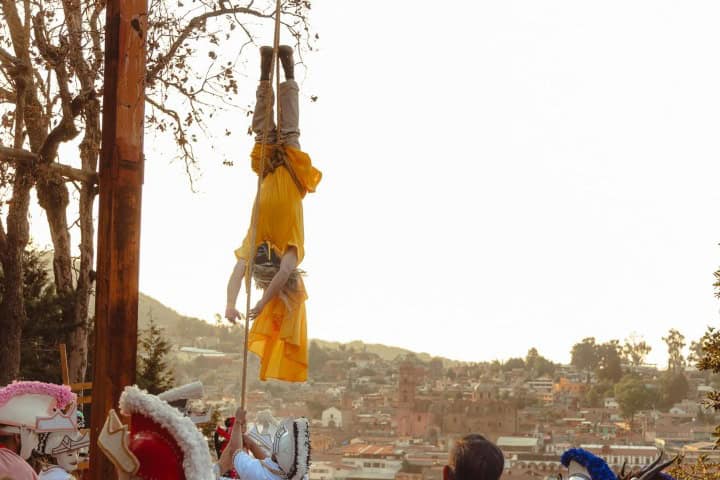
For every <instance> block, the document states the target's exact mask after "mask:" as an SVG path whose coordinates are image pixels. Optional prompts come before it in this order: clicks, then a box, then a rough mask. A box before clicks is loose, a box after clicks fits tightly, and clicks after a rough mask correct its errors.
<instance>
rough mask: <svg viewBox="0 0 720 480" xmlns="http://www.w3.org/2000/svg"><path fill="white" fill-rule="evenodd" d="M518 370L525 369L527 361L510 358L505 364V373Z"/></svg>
mask: <svg viewBox="0 0 720 480" xmlns="http://www.w3.org/2000/svg"><path fill="white" fill-rule="evenodd" d="M516 368H525V360H523V359H522V358H519V357H518V358H509V359H508V361H507V362H505V363H503V366H502V370H503V372H509V371H511V370H514V369H516Z"/></svg>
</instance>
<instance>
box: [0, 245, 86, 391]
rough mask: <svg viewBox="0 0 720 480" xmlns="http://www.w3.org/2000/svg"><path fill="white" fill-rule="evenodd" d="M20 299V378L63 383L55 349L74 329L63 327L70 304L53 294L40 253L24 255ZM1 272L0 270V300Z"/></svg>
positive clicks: (56, 349) (67, 300)
mask: <svg viewBox="0 0 720 480" xmlns="http://www.w3.org/2000/svg"><path fill="white" fill-rule="evenodd" d="M23 268H24V272H25V279H24V285H23V298H24V301H25V311H26V313H27V322H26V323H25V324H24V325H23V337H22V343H21V344H20V378H21V379H26V380H37V381H41V382H51V383H62V373H61V372H60V352H59V350H58V345H59V344H61V343H65V342H66V339H67V335H68V334H69V333H70V331H72V328H73V326H68V325H66V324H64V321H63V309H64V307H67V306H68V305H69V303H70V301H71V299H69V298H62V297H61V296H58V295H57V294H56V293H55V287H54V285H53V282H52V279H51V278H50V274H49V273H48V269H47V265H46V263H45V262H44V260H43V253H42V252H38V251H37V250H33V249H28V250H26V251H25V253H24V255H23ZM2 286H3V282H2V269H1V268H0V299H2V291H1V288H2Z"/></svg>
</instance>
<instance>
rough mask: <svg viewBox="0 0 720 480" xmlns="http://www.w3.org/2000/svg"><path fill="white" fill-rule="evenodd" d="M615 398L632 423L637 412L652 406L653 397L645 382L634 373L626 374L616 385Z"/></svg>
mask: <svg viewBox="0 0 720 480" xmlns="http://www.w3.org/2000/svg"><path fill="white" fill-rule="evenodd" d="M615 400H617V402H618V404H619V405H620V411H621V412H622V414H623V416H624V417H625V418H627V419H629V420H630V423H631V424H632V420H633V418H634V417H635V414H636V413H637V412H639V411H640V410H645V409H648V408H651V407H652V400H653V398H652V392H651V391H650V390H649V389H648V388H647V386H646V385H645V382H643V381H642V380H641V379H640V378H637V377H636V376H634V375H625V376H624V377H623V378H622V379H621V380H620V382H619V383H618V384H617V385H615Z"/></svg>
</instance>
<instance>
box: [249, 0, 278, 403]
mask: <svg viewBox="0 0 720 480" xmlns="http://www.w3.org/2000/svg"><path fill="white" fill-rule="evenodd" d="M280 3H281V0H277V2H276V6H275V35H274V38H273V55H272V62H271V64H270V79H269V81H270V82H272V80H273V79H272V76H273V70H274V71H275V72H276V75H275V80H276V84H275V85H276V88H275V92H276V95H275V100H277V98H278V96H279V95H278V94H279V87H280V80H279V78H280V65H279V63H280V62H279V61H278V48H279V45H280ZM273 65H274V67H275V68H273ZM277 103H278V108H277V117H278V118H277V122H276V123H275V125H276V127H277V128H276V131H277V139H276V140H277V142H278V148H279V143H280V141H279V140H280V102H277ZM272 107H273V102H268V104H267V110H266V112H265V125H263V137H262V143H261V144H260V173H259V175H258V181H257V190H256V192H255V201H254V202H253V211H252V221H251V227H250V255H249V257H248V261H247V266H246V268H245V291H246V294H247V295H246V301H245V346H244V349H243V372H242V391H241V395H240V406H241V407H242V408H243V409H245V405H246V396H247V395H246V393H247V364H248V348H249V341H248V337H249V336H250V300H251V298H250V296H251V292H252V289H251V288H250V287H251V283H252V271H253V268H255V241H256V240H257V222H258V212H259V210H260V187H261V185H262V180H263V174H262V173H263V172H264V171H265V161H266V159H265V153H266V148H265V146H266V142H267V135H268V130H270V117H271V115H270V112H271V111H272Z"/></svg>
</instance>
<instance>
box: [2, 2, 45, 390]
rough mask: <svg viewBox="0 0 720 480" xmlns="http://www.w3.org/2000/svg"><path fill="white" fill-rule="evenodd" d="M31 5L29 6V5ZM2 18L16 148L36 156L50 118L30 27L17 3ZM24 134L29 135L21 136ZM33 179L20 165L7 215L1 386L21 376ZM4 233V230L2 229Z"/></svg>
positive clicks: (6, 6)
mask: <svg viewBox="0 0 720 480" xmlns="http://www.w3.org/2000/svg"><path fill="white" fill-rule="evenodd" d="M26 6H27V5H26ZM0 7H1V8H2V14H3V17H4V19H5V21H6V22H7V26H8V28H9V29H10V34H11V40H12V45H13V51H14V53H15V55H16V57H17V64H16V71H15V75H14V78H13V80H14V81H15V89H16V109H15V115H16V117H15V139H14V145H13V146H14V148H22V146H23V144H24V141H25V133H27V137H28V141H29V142H30V149H31V151H32V152H34V153H37V152H38V151H40V148H41V146H42V143H43V141H44V139H45V137H46V136H47V119H46V118H45V117H44V116H43V109H42V108H41V106H40V102H39V101H38V97H37V91H36V86H35V83H34V79H33V76H32V63H31V60H30V48H29V44H30V23H29V21H27V20H28V18H27V16H26V22H25V24H23V22H22V20H21V19H20V15H19V14H18V10H17V4H16V2H14V1H13V0H0ZM23 130H25V132H24V131H23ZM33 183H34V179H33V176H32V171H31V169H30V167H29V166H28V165H17V166H16V168H15V181H14V183H13V193H12V198H11V200H10V206H9V209H8V216H7V234H6V235H5V236H4V238H3V242H2V246H3V249H2V250H3V251H0V257H1V258H0V260H2V266H3V276H4V278H3V287H4V292H3V298H2V301H1V302H0V331H1V332H2V334H3V341H2V342H0V365H2V368H0V385H5V384H7V383H9V382H10V381H12V380H14V379H15V378H17V376H18V373H19V371H20V344H21V340H22V327H23V324H24V323H25V322H26V321H27V314H26V311H25V300H24V297H23V286H24V271H23V261H22V260H23V252H24V251H25V248H26V247H27V244H28V242H29V240H30V233H29V232H30V225H29V222H28V210H29V206H30V189H31V188H32V186H33ZM0 230H1V225H0Z"/></svg>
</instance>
